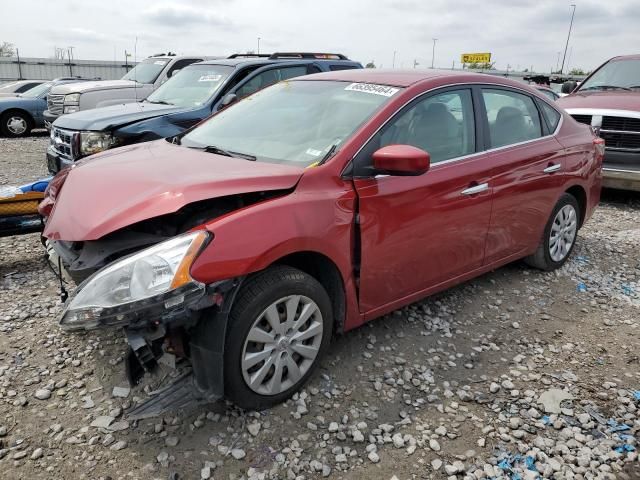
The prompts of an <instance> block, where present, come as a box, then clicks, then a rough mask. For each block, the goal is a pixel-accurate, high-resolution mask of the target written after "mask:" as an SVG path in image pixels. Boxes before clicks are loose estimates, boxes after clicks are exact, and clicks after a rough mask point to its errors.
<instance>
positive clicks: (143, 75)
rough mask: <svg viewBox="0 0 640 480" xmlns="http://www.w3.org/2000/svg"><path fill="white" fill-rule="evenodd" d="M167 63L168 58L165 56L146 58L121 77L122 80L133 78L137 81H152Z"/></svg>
mask: <svg viewBox="0 0 640 480" xmlns="http://www.w3.org/2000/svg"><path fill="white" fill-rule="evenodd" d="M167 63H169V59H167V58H147V59H146V60H143V61H142V62H140V63H139V64H138V65H136V66H135V67H134V68H133V69H132V70H130V71H129V72H128V73H127V74H126V75H125V76H124V77H122V80H133V81H135V82H138V83H153V82H155V81H156V78H158V75H160V72H162V69H163V68H164V67H165V66H166V65H167Z"/></svg>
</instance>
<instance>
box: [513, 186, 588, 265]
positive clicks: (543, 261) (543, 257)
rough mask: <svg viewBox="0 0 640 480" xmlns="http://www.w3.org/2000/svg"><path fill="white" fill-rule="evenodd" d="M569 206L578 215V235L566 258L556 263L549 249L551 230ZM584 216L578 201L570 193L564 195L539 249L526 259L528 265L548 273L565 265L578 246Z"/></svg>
mask: <svg viewBox="0 0 640 480" xmlns="http://www.w3.org/2000/svg"><path fill="white" fill-rule="evenodd" d="M567 205H571V206H572V207H573V208H574V210H575V213H576V223H577V224H576V233H575V237H574V239H573V243H572V244H571V247H570V248H569V251H568V252H567V253H566V254H565V255H564V257H563V258H562V259H561V260H558V261H556V260H554V259H553V258H551V253H550V248H549V247H550V242H551V228H552V226H553V223H554V220H555V218H556V215H557V214H558V212H559V211H560V210H561V209H562V208H564V207H565V206H567ZM582 215H583V212H582V211H581V210H580V205H578V201H577V200H576V198H575V197H574V196H573V195H571V194H569V193H564V194H563V195H562V196H561V197H560V200H558V203H556V206H555V207H554V208H553V211H552V212H551V216H550V217H549V220H548V221H547V225H546V226H545V228H544V233H543V235H542V240H541V241H540V245H539V246H538V249H537V250H536V252H535V253H534V254H533V255H530V256H528V257H526V258H525V259H524V261H525V262H526V263H527V265H530V266H532V267H535V268H538V269H540V270H544V271H547V272H550V271H552V270H556V269H558V268H560V267H561V266H562V265H564V263H565V262H566V261H567V259H568V258H569V257H570V256H571V252H572V251H573V248H574V247H575V245H576V240H577V237H578V229H579V228H580V219H581V218H582Z"/></svg>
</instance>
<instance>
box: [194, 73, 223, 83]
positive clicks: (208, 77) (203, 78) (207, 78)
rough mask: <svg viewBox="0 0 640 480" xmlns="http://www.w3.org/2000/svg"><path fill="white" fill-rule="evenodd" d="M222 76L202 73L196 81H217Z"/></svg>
mask: <svg viewBox="0 0 640 480" xmlns="http://www.w3.org/2000/svg"><path fill="white" fill-rule="evenodd" d="M221 78H222V75H202V76H201V77H200V78H199V79H198V81H199V82H219V81H220V79H221Z"/></svg>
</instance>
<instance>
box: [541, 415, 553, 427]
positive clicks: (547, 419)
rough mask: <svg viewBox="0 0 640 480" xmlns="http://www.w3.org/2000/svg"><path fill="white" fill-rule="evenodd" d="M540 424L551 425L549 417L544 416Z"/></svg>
mask: <svg viewBox="0 0 640 480" xmlns="http://www.w3.org/2000/svg"><path fill="white" fill-rule="evenodd" d="M542 423H544V424H545V425H549V424H550V423H551V418H549V415H544V416H543V417H542Z"/></svg>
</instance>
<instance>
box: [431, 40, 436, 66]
mask: <svg viewBox="0 0 640 480" xmlns="http://www.w3.org/2000/svg"><path fill="white" fill-rule="evenodd" d="M437 41H438V39H437V38H434V39H433V49H432V50H431V68H433V62H434V61H435V59H436V42H437Z"/></svg>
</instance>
